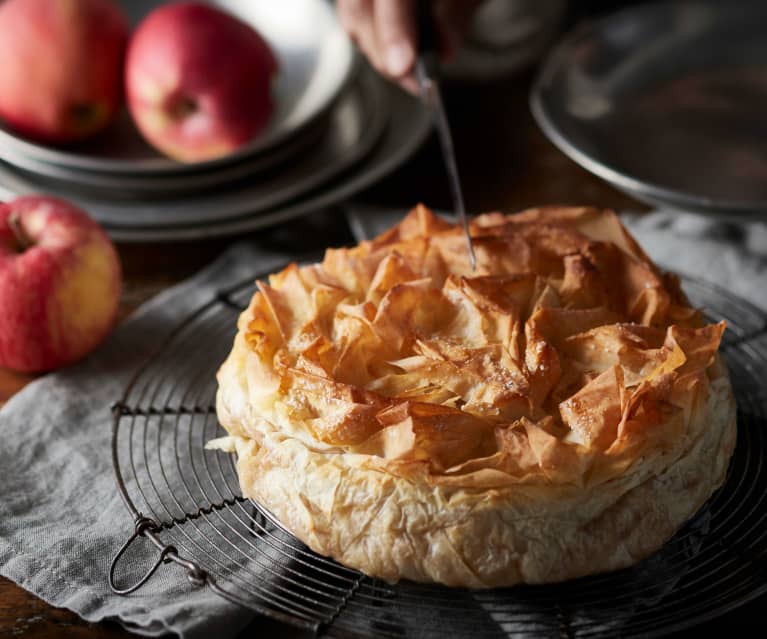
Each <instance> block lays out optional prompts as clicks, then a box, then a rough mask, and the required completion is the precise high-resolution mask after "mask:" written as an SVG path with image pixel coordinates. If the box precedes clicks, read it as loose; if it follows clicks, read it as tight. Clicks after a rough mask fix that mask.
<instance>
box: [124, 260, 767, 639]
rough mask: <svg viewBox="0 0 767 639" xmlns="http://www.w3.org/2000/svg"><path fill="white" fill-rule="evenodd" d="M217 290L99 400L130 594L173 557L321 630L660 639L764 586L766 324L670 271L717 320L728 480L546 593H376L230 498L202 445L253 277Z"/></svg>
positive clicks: (397, 589)
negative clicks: (690, 515) (109, 415)
mask: <svg viewBox="0 0 767 639" xmlns="http://www.w3.org/2000/svg"><path fill="white" fill-rule="evenodd" d="M258 276H260V274H259V275H255V276H254V277H253V278H251V279H249V280H248V281H247V282H245V283H243V284H241V285H238V286H234V287H232V288H230V289H228V290H224V291H221V292H219V293H218V294H217V295H216V296H215V297H214V298H213V299H211V300H210V302H209V303H207V304H205V305H203V306H201V307H200V308H199V309H198V310H197V311H196V312H194V313H193V314H192V315H191V316H189V317H188V318H187V319H186V320H185V321H183V322H182V323H181V324H180V325H179V326H178V327H177V328H176V329H175V331H174V332H173V333H172V334H171V336H170V337H169V339H168V340H167V341H166V342H165V343H164V344H163V346H162V347H161V349H160V350H159V351H158V352H157V353H155V354H154V356H153V357H152V358H151V359H149V360H148V361H147V362H146V364H145V365H144V366H143V367H142V368H141V369H140V370H139V371H138V372H137V373H136V375H135V377H134V378H133V380H132V381H131V383H130V384H129V386H128V388H127V390H126V391H125V394H124V396H123V398H122V399H121V400H120V401H118V402H116V403H115V404H114V406H113V413H114V437H113V451H112V452H113V461H114V467H115V472H116V475H117V483H118V487H119V489H120V492H121V493H122V496H123V498H124V500H125V503H126V506H127V507H128V509H129V510H130V512H131V513H132V515H133V516H134V518H135V530H134V531H133V534H132V535H131V536H130V537H129V538H128V540H127V541H126V543H125V545H124V546H123V548H122V549H121V550H120V551H119V552H118V553H117V555H116V556H115V558H114V560H113V562H112V566H111V568H110V575H109V580H110V584H111V586H112V588H113V589H114V590H115V591H116V592H118V593H122V594H127V593H129V592H133V591H134V590H136V589H138V588H140V587H141V586H142V585H143V584H144V583H145V582H146V581H147V580H148V579H149V578H150V577H151V575H152V574H153V573H154V572H155V571H156V570H157V569H158V568H159V567H160V566H162V565H164V564H169V563H175V564H178V565H179V566H181V567H182V568H183V569H184V570H186V573H187V576H188V578H189V579H190V580H191V581H192V583H194V584H196V585H198V586H199V587H208V588H211V589H213V590H214V591H215V592H216V593H218V594H219V595H221V596H222V597H225V598H227V599H229V600H231V601H233V602H236V603H239V604H242V605H244V606H247V607H249V608H252V609H254V610H256V611H258V612H260V613H262V614H265V615H268V616H270V617H273V618H276V619H279V620H281V621H284V622H286V623H289V624H292V625H294V626H297V627H300V628H304V629H307V630H310V631H312V632H314V633H315V634H316V635H318V636H327V637H339V638H343V637H381V638H384V637H406V638H407V637H419V638H424V639H426V638H430V637H435V638H440V639H442V638H444V637H466V636H471V637H487V638H495V637H499V638H501V637H512V636H513V637H539V636H540V637H551V636H557V637H564V638H568V637H579V638H580V637H593V636H599V637H609V636H620V637H634V636H642V637H647V636H658V635H663V634H666V633H670V632H672V631H676V630H681V629H683V628H688V627H690V626H693V625H695V624H698V623H702V622H704V621H706V620H708V619H711V618H713V617H716V616H718V615H721V614H723V613H725V612H727V611H729V610H732V609H733V608H735V607H737V606H739V605H741V604H743V603H746V602H748V601H750V600H752V599H754V598H755V597H757V596H759V595H760V594H762V593H764V592H767V562H766V559H767V491H765V490H764V487H765V486H767V392H765V388H766V387H765V384H764V377H765V374H767V346H760V343H761V344H763V345H767V315H765V314H764V313H762V312H761V311H760V310H758V309H757V308H755V307H754V306H752V305H751V304H749V303H748V302H746V301H744V300H741V299H739V298H737V297H735V296H733V295H732V294H730V293H729V292H727V291H724V290H721V289H718V288H715V287H712V286H711V285H709V284H706V283H704V282H702V281H700V280H696V279H693V278H689V277H688V278H683V284H684V288H685V290H686V292H687V294H688V296H689V297H690V299H691V301H692V302H693V304H694V305H696V306H699V307H701V308H703V309H705V312H706V313H707V315H708V316H709V318H710V319H712V320H719V319H726V320H727V322H728V325H729V329H728V331H727V333H726V338H725V341H724V344H723V347H722V348H723V353H724V356H725V359H726V361H727V363H728V365H729V368H730V372H731V376H732V380H733V385H734V388H735V393H736V396H737V401H738V443H737V448H736V450H735V454H734V457H733V460H732V463H731V466H730V471H729V475H728V479H727V482H726V483H725V485H724V486H723V487H722V488H721V489H720V490H719V491H718V492H717V493H716V494H715V495H714V496H713V497H712V498H711V499H710V500H709V502H708V503H707V504H706V505H705V506H704V507H703V508H702V510H701V511H700V512H699V513H698V514H697V515H696V516H695V517H694V519H692V520H691V521H690V522H688V524H687V525H686V526H685V527H684V528H683V529H682V530H681V531H679V533H678V534H677V535H676V536H675V537H674V538H673V539H672V540H671V541H669V542H668V543H667V544H666V545H665V546H664V547H663V548H662V549H661V550H660V551H658V552H657V553H655V554H654V555H652V556H651V557H650V558H648V559H646V560H644V561H643V562H641V563H640V564H638V565H637V566H634V567H633V568H630V569H625V570H620V571H616V572H611V573H608V574H604V575H598V576H594V577H587V578H583V579H577V580H574V581H570V582H567V583H564V584H557V585H547V586H517V587H514V588H506V589H496V590H489V591H470V590H462V589H454V588H446V587H442V586H431V585H421V584H415V583H410V582H403V583H400V584H398V585H394V586H392V585H389V584H386V583H384V582H381V581H379V580H375V579H371V578H369V577H366V576H364V575H362V574H360V573H358V572H356V571H354V570H351V569H348V568H345V567H343V566H341V565H339V564H337V563H335V562H333V561H331V560H329V559H326V558H324V557H321V556H319V555H317V554H315V553H313V552H312V551H310V550H309V549H308V548H306V547H305V546H304V545H303V544H302V543H301V542H299V541H298V540H296V539H295V538H294V537H292V536H291V535H290V534H288V533H287V532H285V531H284V530H283V529H282V528H281V527H280V526H279V525H278V524H277V523H276V522H275V521H273V520H272V519H271V517H270V515H269V513H267V512H265V511H263V510H261V509H260V508H259V506H258V505H257V504H256V503H254V502H252V501H250V500H248V499H245V498H243V497H242V495H241V493H240V490H239V487H238V482H237V474H236V471H235V467H234V461H233V456H232V455H229V454H226V453H222V452H220V451H206V450H205V448H204V445H205V443H206V442H207V441H209V440H211V439H213V438H215V437H217V436H221V435H222V434H223V430H222V429H221V428H220V426H219V425H218V423H217V421H216V414H215V410H214V401H215V392H216V382H215V379H214V374H215V371H216V370H217V368H218V366H219V364H220V363H221V362H222V361H223V359H224V358H225V357H226V355H227V354H228V352H229V350H230V348H231V344H232V338H233V336H234V332H235V321H236V318H237V316H238V314H239V313H240V312H241V311H242V309H243V308H245V306H246V305H247V303H248V301H249V299H250V297H251V295H252V294H253V291H254V287H253V282H254V280H255V279H256V277H258ZM139 537H144V538H146V539H148V540H149V541H150V542H151V543H153V544H154V545H155V546H156V547H157V551H158V552H157V559H156V562H155V563H154V565H153V566H152V567H151V568H150V569H149V570H148V572H147V574H146V575H145V577H144V578H143V579H141V580H140V581H139V582H138V583H135V584H131V585H128V586H124V587H120V586H118V585H117V582H119V581H120V579H119V578H118V577H117V576H116V573H117V572H119V568H118V566H119V562H120V559H121V557H122V556H123V555H124V553H125V551H126V550H127V548H128V547H129V546H130V545H131V544H132V543H133V542H134V541H135V540H136V539H137V538H139Z"/></svg>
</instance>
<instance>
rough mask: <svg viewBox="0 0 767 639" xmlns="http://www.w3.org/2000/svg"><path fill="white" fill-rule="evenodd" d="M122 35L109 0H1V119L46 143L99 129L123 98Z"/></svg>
mask: <svg viewBox="0 0 767 639" xmlns="http://www.w3.org/2000/svg"><path fill="white" fill-rule="evenodd" d="M128 34H129V29H128V23H127V20H126V19H125V18H124V17H123V15H122V13H121V12H120V10H119V9H118V7H117V6H116V5H115V4H114V2H112V1H110V0H55V2H53V1H51V0H5V1H4V2H0V117H2V118H3V119H4V120H5V121H6V122H7V123H8V124H10V125H11V126H12V127H13V128H14V129H16V130H17V131H19V132H20V133H21V134H23V135H26V136H28V137H32V138H35V139H39V140H42V141H47V142H70V141H74V140H78V139H82V138H85V137H88V136H90V135H92V134H94V133H96V132H98V131H100V130H101V129H103V128H104V127H105V126H107V125H108V124H109V122H110V121H111V120H112V118H113V117H114V115H115V113H116V112H117V110H118V109H119V107H120V106H121V104H122V96H123V90H122V86H123V82H122V79H123V61H124V57H125V47H126V44H127V41H128Z"/></svg>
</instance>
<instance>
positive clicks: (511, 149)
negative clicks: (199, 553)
mask: <svg viewBox="0 0 767 639" xmlns="http://www.w3.org/2000/svg"><path fill="white" fill-rule="evenodd" d="M530 79H531V76H530V75H529V74H527V75H524V76H521V77H517V78H513V79H511V80H507V81H505V82H498V83H495V84H493V85H490V86H464V87H453V88H451V89H450V90H449V92H448V95H447V101H448V106H449V111H450V116H451V120H452V123H453V128H454V131H455V138H456V140H455V143H456V148H457V152H458V159H459V165H460V169H461V175H462V180H463V185H464V189H465V196H466V201H467V206H468V209H469V210H470V211H473V212H479V211H486V210H493V209H496V210H503V211H514V210H518V209H521V208H524V207H527V206H532V205H536V204H549V203H562V204H597V205H599V206H604V207H613V208H615V209H626V208H630V209H634V210H642V209H644V207H643V206H642V205H641V204H639V203H637V202H636V201H634V200H632V199H630V198H628V197H627V196H625V195H623V194H621V193H619V192H617V191H615V190H614V189H612V188H611V187H609V186H608V185H606V184H605V183H604V182H602V181H601V180H599V179H597V178H595V177H594V176H592V175H591V174H589V173H587V172H586V171H585V170H583V169H581V168H580V167H579V166H577V165H576V164H574V163H573V162H572V161H570V160H569V159H567V158H566V157H565V156H564V155H563V154H562V153H560V152H559V151H558V150H557V149H556V148H555V147H554V146H553V145H552V144H551V143H550V142H548V141H547V140H546V138H545V137H544V136H543V135H542V134H541V132H540V131H539V130H538V128H537V126H536V125H535V123H534V121H533V119H532V116H531V115H530V112H529V110H528V106H527V94H528V88H529V85H530ZM359 199H360V201H370V202H373V203H376V204H388V205H393V206H399V207H403V206H410V205H412V204H414V203H415V202H416V201H417V200H425V202H426V203H427V204H429V205H431V206H435V207H444V208H448V207H449V206H450V198H449V192H448V189H447V184H446V182H445V177H444V172H443V168H442V164H441V160H440V156H439V148H438V146H437V144H436V142H435V141H434V140H430V141H429V142H428V143H427V144H426V145H425V146H424V148H422V149H421V150H420V151H419V152H418V153H417V154H416V155H415V157H413V158H412V159H411V160H410V161H409V162H408V163H407V164H406V165H405V166H403V167H401V168H400V169H399V170H398V171H397V172H396V173H395V174H393V175H391V176H390V177H388V178H387V179H386V180H385V181H383V182H382V183H380V184H378V185H376V186H375V187H373V188H371V189H370V190H368V191H367V192H366V193H364V194H362V196H361V197H360V198H359ZM338 224H339V225H343V222H341V221H340V217H339V222H338ZM291 227H293V228H300V227H301V223H300V222H297V223H294V224H292V225H290V226H289V227H288V229H287V230H286V229H284V228H283V229H282V230H278V231H266V232H263V233H261V237H270V238H274V240H275V241H284V240H285V237H286V236H287V237H288V238H289V237H290V229H291ZM336 234H337V236H338V238H339V239H340V240H341V241H344V238H346V240H345V241H348V240H349V238H350V235H349V234H348V231H347V230H346V229H345V228H339V229H338V230H337V231H336ZM303 235H304V236H306V235H307V234H303ZM308 235H310V234H308ZM230 241H231V240H212V241H205V242H195V243H189V244H181V245H167V244H163V245H156V244H155V245H152V244H134V245H124V246H120V247H119V251H120V257H121V258H122V262H123V267H124V291H123V295H122V306H121V317H123V318H124V317H125V316H127V315H128V314H129V313H130V312H131V311H132V310H133V309H135V308H136V307H137V306H138V305H139V304H141V303H142V302H143V301H145V300H147V299H149V298H150V297H152V296H153V295H155V294H156V293H158V292H159V291H161V290H163V289H164V288H167V287H168V286H171V285H173V284H174V283H176V282H179V281H181V280H183V279H184V278H186V277H188V276H190V275H192V274H193V273H194V272H196V271H197V270H199V269H200V268H202V267H203V266H205V265H206V264H207V263H208V262H210V261H211V260H212V259H214V258H215V257H216V256H217V255H219V254H220V253H221V252H222V251H223V250H224V249H225V248H226V247H227V246H228V244H229V243H230ZM29 381H31V377H29V376H24V375H18V374H14V373H11V372H8V371H3V370H1V369H0V405H2V403H4V402H5V401H7V399H8V398H9V397H10V396H11V395H13V394H14V393H16V392H18V391H19V390H20V389H21V388H23V387H24V385H25V384H27V383H28V382H29ZM764 603H765V601H762V602H761V604H759V602H757V604H752V605H750V606H748V607H746V610H741V611H739V612H736V613H732V614H730V615H727V616H726V617H724V618H722V619H721V621H720V622H715V623H713V624H708V625H709V627H712V626H715V627H716V628H721V629H722V631H729V632H731V633H732V632H734V633H735V635H736V636H748V634H745V633H746V632H747V630H748V629H749V628H752V627H753V626H750V621H749V620H750V619H751V618H753V619H757V618H758V617H756V613H757V611H758V610H757V609H758V607H760V605H764ZM725 629H726V630H725ZM738 629H740V631H741V632H738ZM261 633H262V634H263V628H261ZM129 636H133V635H131V634H130V633H128V632H126V631H124V630H122V629H121V628H120V627H118V626H117V625H116V624H109V623H103V624H88V623H86V622H84V621H82V620H81V619H80V618H79V617H77V616H76V615H74V614H73V613H71V612H68V611H66V610H61V609H55V608H53V607H51V606H49V605H47V604H45V603H44V602H42V601H40V600H39V599H37V598H36V597H34V596H32V595H30V594H28V593H26V592H25V591H24V590H22V589H21V588H19V587H17V586H15V585H14V584H13V583H11V582H9V581H7V580H5V579H2V578H0V637H41V638H43V637H76V638H82V639H87V638H96V637H106V638H111V637H115V638H117V637H129ZM242 636H243V637H245V636H248V633H247V631H246V632H245V633H243V635H242ZM266 636H274V635H272V634H271V633H267V635H266Z"/></svg>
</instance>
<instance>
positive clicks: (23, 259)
mask: <svg viewBox="0 0 767 639" xmlns="http://www.w3.org/2000/svg"><path fill="white" fill-rule="evenodd" d="M120 281H121V275H120V261H119V259H118V257H117V253H116V251H115V248H114V246H113V245H112V242H111V241H110V240H109V238H108V237H107V236H106V234H105V233H104V231H103V230H102V229H101V227H100V226H99V225H98V224H96V222H94V221H93V220H92V219H91V218H89V217H88V215H87V214H86V213H84V212H83V211H81V210H80V209H78V208H76V207H74V206H72V205H71V204H69V203H67V202H64V201H63V200H59V199H56V198H52V197H43V196H26V197H20V198H17V199H15V200H13V201H12V202H9V203H7V204H0V366H2V367H5V368H12V369H14V370H18V371H25V372H37V371H45V370H51V369H54V368H58V367H60V366H63V365H65V364H69V363H71V362H74V361H76V360H78V359H80V358H81V357H83V356H84V355H86V354H87V353H89V352H90V351H92V350H93V349H94V348H95V347H96V346H97V345H98V344H99V343H100V342H101V341H102V340H103V339H104V338H105V337H106V336H107V334H108V333H109V331H110V329H111V328H112V326H113V324H114V321H115V318H116V316H117V308H118V304H119V301H120Z"/></svg>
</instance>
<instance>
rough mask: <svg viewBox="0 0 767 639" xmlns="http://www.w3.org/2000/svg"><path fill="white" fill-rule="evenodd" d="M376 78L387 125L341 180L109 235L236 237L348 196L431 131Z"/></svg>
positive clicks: (128, 238)
mask: <svg viewBox="0 0 767 639" xmlns="http://www.w3.org/2000/svg"><path fill="white" fill-rule="evenodd" d="M377 81H378V82H381V83H382V85H383V88H384V89H385V95H386V96H387V97H388V104H389V113H390V116H389V120H388V124H387V126H386V129H385V132H384V134H383V137H382V138H381V140H380V141H379V143H378V144H377V145H376V147H375V148H374V149H373V151H372V152H371V153H370V154H369V155H368V156H366V157H365V159H364V160H362V161H361V162H359V163H357V164H356V165H355V166H354V167H353V168H352V169H350V170H349V171H348V172H347V173H346V174H345V175H344V176H343V177H342V178H341V179H337V180H335V181H334V182H331V183H329V184H326V185H325V186H323V187H322V188H320V189H317V190H316V191H313V192H312V193H310V194H307V195H305V196H304V197H303V198H302V199H300V200H296V201H292V202H289V203H286V204H283V205H281V206H279V207H276V208H273V209H270V210H268V211H262V212H260V213H255V214H250V213H248V211H247V209H246V208H245V209H244V210H243V215H242V217H240V218H238V219H232V220H226V221H219V222H210V223H208V224H202V225H188V226H177V227H171V228H163V227H144V228H138V227H137V228H121V227H115V226H109V225H107V230H108V231H109V234H110V235H111V236H112V238H113V239H114V240H116V241H119V242H169V241H174V242H175V241H184V240H199V239H203V238H207V237H214V236H226V235H238V234H242V233H246V232H249V231H255V230H257V229H260V228H264V227H267V226H271V225H273V224H278V223H280V222H285V221H287V220H290V219H292V218H295V217H300V216H302V215H307V214H309V213H312V212H313V211H317V210H320V209H322V208H326V207H329V206H333V205H336V204H338V203H339V202H342V201H344V200H346V199H348V198H350V197H352V196H353V195H355V194H356V193H358V192H359V191H361V190H363V189H364V188H366V187H368V186H370V185H371V184H373V183H375V182H376V181H378V180H380V179H381V178H383V177H384V176H385V175H387V174H388V173H390V172H391V171H393V170H394V169H396V168H397V167H398V166H400V165H401V164H402V163H403V162H404V161H405V160H406V159H407V158H408V157H409V156H410V155H411V154H412V153H413V152H414V151H415V150H416V149H417V148H418V147H419V146H420V145H421V144H422V143H423V141H424V140H425V139H426V137H427V135H428V134H429V132H430V131H431V119H430V118H429V115H428V114H427V113H426V112H425V111H424V109H423V107H422V105H421V103H420V102H419V101H418V100H416V99H414V98H413V97H411V96H409V95H407V94H405V93H403V92H402V91H400V90H399V89H397V88H394V87H392V86H390V85H388V84H386V83H383V81H381V80H377ZM1 196H2V191H1V189H0V197H1Z"/></svg>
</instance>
